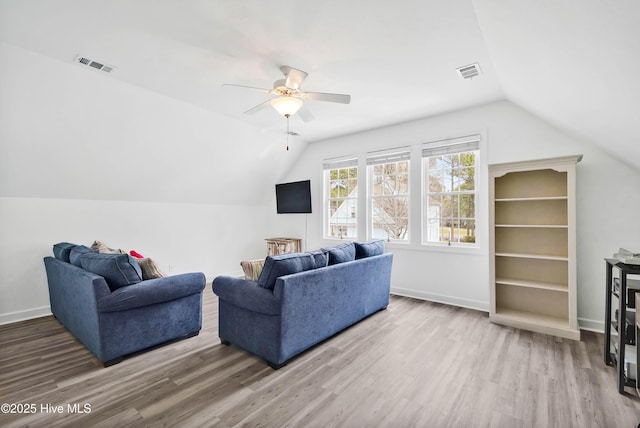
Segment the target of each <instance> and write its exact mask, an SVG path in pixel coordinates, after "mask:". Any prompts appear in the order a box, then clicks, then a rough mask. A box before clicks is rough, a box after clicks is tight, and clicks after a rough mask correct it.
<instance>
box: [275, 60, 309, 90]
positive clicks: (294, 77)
mask: <svg viewBox="0 0 640 428" xmlns="http://www.w3.org/2000/svg"><path fill="white" fill-rule="evenodd" d="M280 71H282V74H284V75H285V76H286V77H287V79H286V81H285V86H286V87H287V88H289V89H299V88H300V85H301V84H302V82H303V81H304V79H306V78H307V76H308V73H306V72H304V71H302V70H298V69H297V68H293V67H289V66H288V65H283V66H282V67H280Z"/></svg>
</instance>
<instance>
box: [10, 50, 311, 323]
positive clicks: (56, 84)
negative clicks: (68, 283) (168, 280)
mask: <svg viewBox="0 0 640 428" xmlns="http://www.w3.org/2000/svg"><path fill="white" fill-rule="evenodd" d="M0 64H2V67H0V94H1V95H0V236H1V239H0V323H6V322H11V321H16V320H19V319H25V318H31V317H34V316H40V315H44V314H46V313H48V303H49V298H48V292H47V285H46V278H45V273H44V267H43V263H42V257H43V256H45V255H50V254H51V247H52V245H53V244H54V243H56V242H59V241H70V242H75V243H79V244H85V245H87V244H91V243H92V242H93V241H94V240H96V239H97V240H102V241H104V242H105V243H107V244H108V245H111V246H114V247H119V248H122V249H125V250H130V249H136V250H137V251H139V252H140V253H142V254H143V255H147V256H150V257H153V258H156V259H157V260H158V263H159V264H160V267H161V268H163V269H164V270H165V271H167V273H179V272H186V271H203V272H204V273H205V274H206V275H207V277H208V278H209V279H210V278H212V277H214V276H216V275H219V274H222V273H228V274H238V273H240V272H241V269H240V266H239V261H240V260H243V259H246V258H256V257H259V256H264V253H265V245H264V240H263V239H264V238H265V237H267V235H266V232H265V227H266V220H265V217H266V208H265V202H266V200H267V197H266V196H265V195H266V193H265V192H273V187H272V186H273V184H274V183H275V181H276V176H277V175H279V174H280V171H281V170H287V169H288V168H289V165H290V164H291V163H292V162H294V160H295V158H296V157H297V156H298V155H299V153H300V151H301V150H302V149H303V147H302V146H300V145H295V146H292V147H291V150H290V151H289V152H286V151H285V150H284V149H283V141H282V138H281V136H280V135H276V136H271V135H269V134H265V133H262V132H260V130H258V129H253V128H251V127H247V126H246V125H244V124H242V123H239V122H235V121H233V120H231V119H229V118H227V117H223V116H221V115H219V114H216V113H212V112H210V111H207V110H204V109H202V108H199V107H195V106H193V105H190V104H187V103H184V102H180V101H177V100H174V99H172V98H168V97H165V96H161V95H158V94H154V93H151V92H149V91H147V90H144V89H140V88H137V87H133V86H131V85H128V84H125V83H123V82H120V81H118V80H117V78H114V77H111V76H103V75H101V74H99V73H100V72H94V71H93V70H86V69H83V68H81V67H80V66H78V65H77V64H74V63H72V62H71V59H70V61H69V63H62V62H60V61H56V60H53V59H50V58H47V57H44V56H42V55H38V54H35V53H32V52H28V51H25V50H23V49H20V48H17V47H14V46H11V45H8V44H6V43H0ZM120 71H123V72H126V71H124V70H120ZM206 292H211V290H210V289H208V290H207V291H206Z"/></svg>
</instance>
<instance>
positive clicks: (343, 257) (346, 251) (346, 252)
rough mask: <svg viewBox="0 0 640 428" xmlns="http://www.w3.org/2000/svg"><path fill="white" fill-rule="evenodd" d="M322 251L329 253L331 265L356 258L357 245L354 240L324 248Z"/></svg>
mask: <svg viewBox="0 0 640 428" xmlns="http://www.w3.org/2000/svg"><path fill="white" fill-rule="evenodd" d="M322 251H326V252H328V253H329V266H331V265H336V264H338V263H344V262H350V261H352V260H355V258H356V247H355V245H354V244H353V242H346V243H344V244H340V245H336V246H335V247H330V248H323V249H322Z"/></svg>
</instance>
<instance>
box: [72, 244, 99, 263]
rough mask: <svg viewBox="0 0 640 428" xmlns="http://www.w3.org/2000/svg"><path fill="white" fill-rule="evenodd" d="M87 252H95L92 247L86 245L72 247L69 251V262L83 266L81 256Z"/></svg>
mask: <svg viewBox="0 0 640 428" xmlns="http://www.w3.org/2000/svg"><path fill="white" fill-rule="evenodd" d="M87 253H92V254H94V253H95V252H94V251H93V250H92V249H91V248H89V247H85V246H84V245H76V246H75V247H73V248H72V249H71V252H70V253H69V263H71V264H72V265H74V266H78V267H82V266H81V265H80V258H81V257H82V256H83V255H85V254H87Z"/></svg>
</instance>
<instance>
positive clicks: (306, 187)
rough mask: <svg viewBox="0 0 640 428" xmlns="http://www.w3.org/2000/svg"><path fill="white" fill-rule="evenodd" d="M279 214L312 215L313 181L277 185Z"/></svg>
mask: <svg viewBox="0 0 640 428" xmlns="http://www.w3.org/2000/svg"><path fill="white" fill-rule="evenodd" d="M276 205H277V210H278V214H308V213H311V181H310V180H305V181H295V182H293V183H282V184H276Z"/></svg>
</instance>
